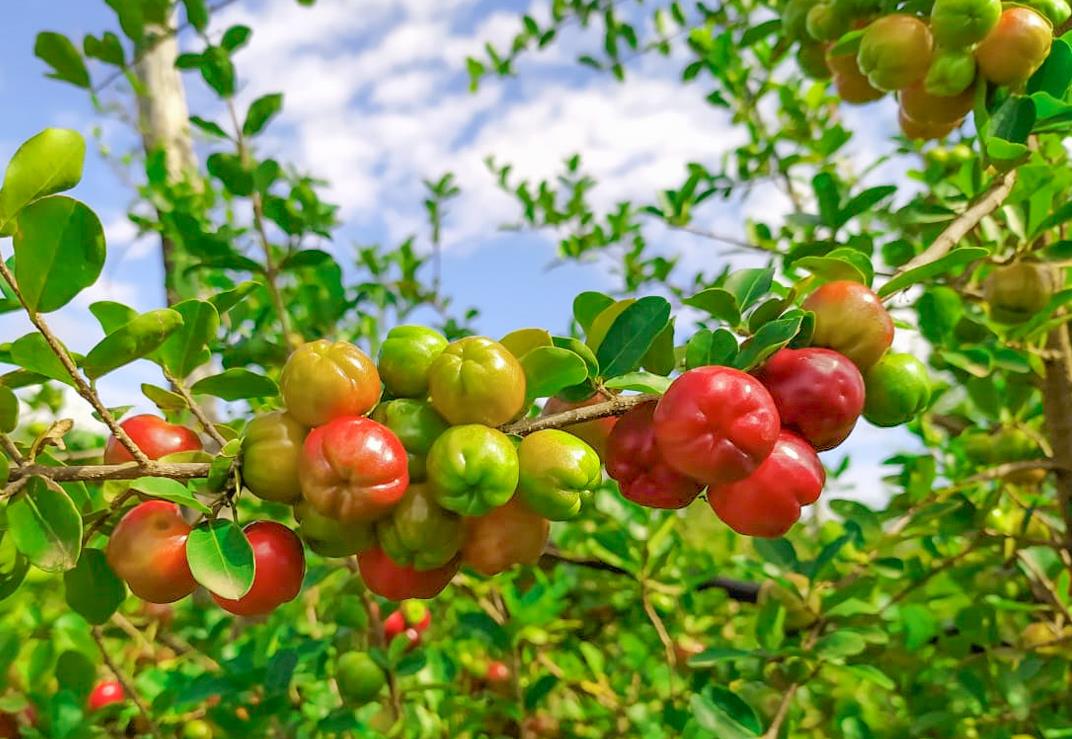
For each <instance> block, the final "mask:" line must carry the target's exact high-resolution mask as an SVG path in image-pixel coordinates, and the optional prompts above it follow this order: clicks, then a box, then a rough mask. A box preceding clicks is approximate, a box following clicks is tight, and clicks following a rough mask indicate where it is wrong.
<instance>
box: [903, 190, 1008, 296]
mask: <svg viewBox="0 0 1072 739" xmlns="http://www.w3.org/2000/svg"><path fill="white" fill-rule="evenodd" d="M1015 184H1016V170H1015V169H1010V170H1009V171H1008V172H1005V173H1004V174H1001V175H999V176H998V178H997V179H996V180H994V182H993V183H992V184H991V185H990V187H989V188H987V190H986V191H985V192H984V193H983V194H982V195H980V196H979V197H978V198H976V199H975V200H974V201H973V202H972V204H971V205H969V206H968V208H967V210H965V211H964V212H963V213H961V214H960V215H959V216H957V217H956V218H954V219H953V222H952V223H950V224H949V225H948V226H946V228H945V230H944V231H942V233H940V234H938V238H936V239H935V240H934V242H933V243H932V244H931V245H930V246H929V247H927V249H926V250H925V251H924V252H923V253H922V254H919V255H918V256H916V257H915V258H914V259H912V260H910V261H909V262H908V263H907V264H906V265H904V266H903V267H901V269H899V270H898V271H897V274H896V275H894V277H896V276H898V275H901V274H904V273H905V272H907V271H909V270H912V269H915V268H917V267H922V266H923V265H925V264H930V263H931V262H936V261H938V260H939V259H941V258H942V257H944V256H945V255H946V254H948V253H949V252H950V251H951V250H952V249H953V248H954V247H955V246H956V245H957V244H959V243H960V240H961V239H963V238H964V237H965V236H967V235H968V234H969V233H971V232H972V230H973V229H974V228H975V227H976V226H978V225H979V222H980V221H982V220H983V219H984V218H985V217H986V216H988V215H990V214H991V213H993V212H994V211H995V210H997V209H998V208H1000V207H1001V204H1002V203H1004V202H1005V198H1007V197H1009V193H1010V192H1012V188H1013V185H1015Z"/></svg>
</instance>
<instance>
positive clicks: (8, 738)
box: [0, 713, 22, 739]
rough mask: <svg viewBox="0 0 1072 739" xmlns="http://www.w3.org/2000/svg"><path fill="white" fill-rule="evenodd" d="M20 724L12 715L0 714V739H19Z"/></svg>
mask: <svg viewBox="0 0 1072 739" xmlns="http://www.w3.org/2000/svg"><path fill="white" fill-rule="evenodd" d="M20 736H22V731H20V730H19V722H18V721H17V720H16V719H15V717H14V716H12V715H11V714H10V713H0V739H19V737H20Z"/></svg>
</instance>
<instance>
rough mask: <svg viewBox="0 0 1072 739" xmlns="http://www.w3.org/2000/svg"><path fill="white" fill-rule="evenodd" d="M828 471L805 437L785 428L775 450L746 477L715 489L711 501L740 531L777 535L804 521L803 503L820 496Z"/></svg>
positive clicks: (722, 515)
mask: <svg viewBox="0 0 1072 739" xmlns="http://www.w3.org/2000/svg"><path fill="white" fill-rule="evenodd" d="M825 483H826V470H824V469H823V463H822V462H820V461H819V457H818V455H817V454H816V453H815V450H813V449H812V448H811V446H810V445H809V444H808V443H807V442H806V441H805V440H804V439H802V438H800V437H799V436H797V435H796V434H793V433H791V432H789V431H782V433H781V435H780V436H779V437H778V443H777V444H775V445H774V451H773V452H771V453H770V456H769V457H767V458H766V459H765V460H763V464H761V465H760V466H759V468H758V469H756V471H755V472H753V473H752V474H751V475H749V476H748V477H746V478H745V479H743V480H739V481H737V482H733V483H730V484H728V485H719V486H717V487H712V488H711V489H710V490H708V492H707V501H708V503H710V504H711V508H712V509H713V510H714V511H715V513H716V514H717V515H718V517H719V518H720V519H722V521H723V522H724V523H725V524H726V525H727V526H729V527H730V528H731V529H733V530H734V531H736V532H737V533H738V534H744V535H745V536H762V537H767V538H777V537H779V536H784V535H785V533H786V532H787V531H789V529H791V528H792V527H793V524H795V523H796V522H797V521H799V520H800V508H801V506H805V505H811V504H812V503H814V502H815V501H816V500H818V499H819V494H820V493H821V492H822V490H823V485H824V484H825Z"/></svg>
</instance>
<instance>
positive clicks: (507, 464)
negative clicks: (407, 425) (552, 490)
mask: <svg viewBox="0 0 1072 739" xmlns="http://www.w3.org/2000/svg"><path fill="white" fill-rule="evenodd" d="M571 438H572V437H571ZM427 466H428V483H429V485H430V486H431V490H432V497H433V498H435V500H436V502H437V503H439V505H441V506H443V507H444V508H446V509H447V510H448V511H454V512H455V513H458V514H461V515H463V516H482V515H484V514H485V513H488V512H489V511H491V510H492V509H493V508H498V507H499V506H501V505H503V504H504V503H506V502H507V501H508V500H510V498H511V497H513V495H514V491H515V490H516V489H517V481H518V458H517V451H516V450H515V449H514V444H513V442H512V441H510V438H509V437H508V436H506V434H504V433H502V432H501V431H498V430H496V429H493V428H490V427H488V426H481V425H479V424H468V425H465V426H454V427H452V428H450V429H448V430H447V431H446V432H444V433H443V434H442V435H441V436H440V437H439V438H438V439H436V440H435V443H434V444H432V448H431V450H430V451H429V452H428V459H427Z"/></svg>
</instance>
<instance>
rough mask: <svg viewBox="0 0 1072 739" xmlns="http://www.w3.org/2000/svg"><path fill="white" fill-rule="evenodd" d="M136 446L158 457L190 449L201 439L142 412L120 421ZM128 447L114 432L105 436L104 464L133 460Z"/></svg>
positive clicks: (154, 457) (152, 457) (182, 428)
mask: <svg viewBox="0 0 1072 739" xmlns="http://www.w3.org/2000/svg"><path fill="white" fill-rule="evenodd" d="M119 425H120V426H121V427H122V429H123V430H124V431H126V432H127V435H128V436H129V437H130V438H131V440H133V442H134V443H135V444H137V445H138V448H139V449H141V450H142V451H143V452H145V456H147V457H148V458H149V459H160V458H161V457H164V456H166V455H168V454H174V453H175V452H193V451H197V450H198V449H201V448H202V446H201V439H200V438H198V436H197V434H195V433H194V432H193V431H192V430H190V429H188V428H186V427H185V426H179V425H177V424H173V423H168V422H167V421H165V420H164V419H163V418H160V417H159V416H154V415H151V414H148V413H147V414H144V415H141V416H131V417H130V418H128V419H127V420H125V421H123V422H122V423H121V424H119ZM133 461H134V457H132V456H131V455H130V451H129V450H128V449H127V448H126V447H125V446H123V445H122V444H121V443H119V440H118V439H116V438H115V436H109V437H108V443H107V444H106V445H105V447H104V463H105V464H123V463H124V462H133Z"/></svg>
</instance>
